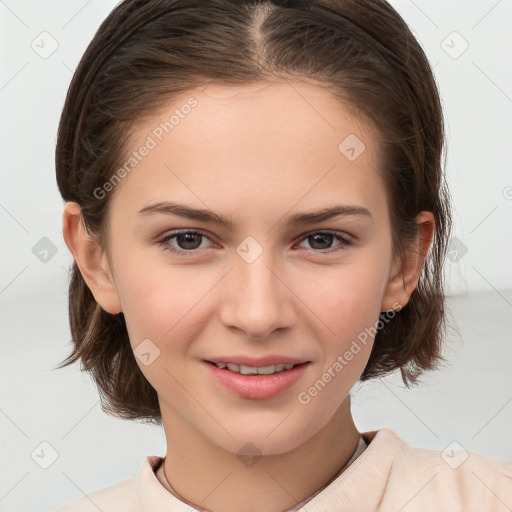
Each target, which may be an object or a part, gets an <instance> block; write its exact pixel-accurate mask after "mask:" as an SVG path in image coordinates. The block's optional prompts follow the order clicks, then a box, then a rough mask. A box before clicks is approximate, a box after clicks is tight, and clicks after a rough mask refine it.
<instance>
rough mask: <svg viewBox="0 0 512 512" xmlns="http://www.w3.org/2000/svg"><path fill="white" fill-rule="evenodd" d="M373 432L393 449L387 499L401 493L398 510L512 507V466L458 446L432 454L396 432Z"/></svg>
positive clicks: (502, 508) (467, 509)
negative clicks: (447, 507) (410, 442)
mask: <svg viewBox="0 0 512 512" xmlns="http://www.w3.org/2000/svg"><path fill="white" fill-rule="evenodd" d="M368 434H369V435H370V438H371V437H372V436H373V437H375V434H379V436H380V437H381V439H382V438H385V440H386V441H388V442H390V444H391V446H392V447H393V451H394V455H395V456H394V457H393V464H392V465H391V467H390V468H389V474H388V477H389V478H388V485H387V487H388V489H387V492H386V495H387V496H393V495H394V496H397V495H398V494H400V495H401V503H394V506H397V505H401V506H402V507H404V508H403V511H404V512H407V511H412V510H426V509H428V508H429V507H430V508H432V507H433V506H434V508H435V504H441V503H442V504H443V505H444V506H446V505H450V506H451V507H453V508H452V509H451V510H461V511H462V510H464V511H469V510H471V511H473V510H475V511H476V510H486V511H501V510H503V511H507V510H508V511H509V510H510V509H511V508H512V465H510V464H508V463H506V462H504V461H502V460H499V459H495V458H492V457H488V456H486V455H483V454H480V453H477V452H472V451H468V450H465V449H463V448H462V446H460V445H459V444H457V443H453V444H452V445H449V446H448V447H447V448H446V449H445V450H430V449H425V448H418V447H415V446H411V445H409V444H408V443H407V442H405V441H404V440H403V439H401V438H400V437H399V436H398V435H397V434H395V433H394V432H393V431H392V430H391V429H387V428H385V429H381V430H379V431H377V432H370V433H368ZM399 490H401V492H399V493H398V494H397V491H399ZM406 498H407V499H408V501H404V500H405V499H406ZM399 508H400V507H399Z"/></svg>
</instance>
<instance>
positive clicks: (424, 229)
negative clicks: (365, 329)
mask: <svg viewBox="0 0 512 512" xmlns="http://www.w3.org/2000/svg"><path fill="white" fill-rule="evenodd" d="M416 224H417V226H418V233H417V237H416V242H415V244H414V246H413V247H412V248H410V249H409V251H407V254H406V257H405V260H404V261H403V262H401V264H400V266H399V267H398V268H397V267H395V266H394V267H393V269H392V271H391V274H390V279H389V281H388V284H387V287H386V290H385V293H384V297H383V300H382V305H381V311H390V310H396V309H397V308H398V306H397V305H398V304H399V305H400V308H403V307H404V306H405V305H406V304H407V303H408V302H409V298H410V296H411V294H412V293H413V291H414V290H415V289H416V287H417V286H418V281H419V278H420V275H421V271H422V270H423V265H424V263H425V258H426V257H427V254H428V250H429V248H430V244H431V243H432V237H433V234H434V225H435V219H434V215H433V214H432V213H431V212H426V211H424V212H420V213H419V214H418V215H417V217H416Z"/></svg>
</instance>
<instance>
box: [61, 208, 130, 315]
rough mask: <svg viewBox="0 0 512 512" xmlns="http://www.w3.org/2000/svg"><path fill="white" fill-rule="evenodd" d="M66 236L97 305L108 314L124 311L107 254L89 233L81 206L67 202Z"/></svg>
mask: <svg viewBox="0 0 512 512" xmlns="http://www.w3.org/2000/svg"><path fill="white" fill-rule="evenodd" d="M62 232H63V236H64V241H65V242H66V245H67V246H68V248H69V250H70V252H71V254H72V255H73V258H74V260H75V262H76V264H77V265H78V267H79V269H80V272H81V274H82V276H83V278H84V280H85V282H86V284H87V286H88V287H89V289H90V290H91V292H92V294H93V295H94V298H95V300H96V302H97V303H98V304H99V305H100V306H101V307H102V309H104V310H105V311H106V312H107V313H111V314H117V313H120V312H121V311H122V306H121V301H120V299H119V295H118V292H117V287H116V285H115V282H114V279H113V275H112V272H111V269H110V266H109V264H108V258H107V255H106V253H105V252H104V251H103V250H102V248H101V246H100V245H99V243H98V241H97V240H96V239H95V238H94V237H93V236H91V235H90V234H88V233H87V232H86V229H85V226H84V223H83V219H82V214H81V209H80V205H79V204H78V203H75V202H67V203H66V204H65V205H64V212H63V215H62Z"/></svg>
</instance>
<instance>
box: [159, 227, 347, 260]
mask: <svg viewBox="0 0 512 512" xmlns="http://www.w3.org/2000/svg"><path fill="white" fill-rule="evenodd" d="M188 233H190V234H195V235H200V236H203V237H205V238H208V239H209V237H208V235H206V233H204V232H202V231H199V230H195V229H181V230H178V231H173V232H172V233H170V234H168V235H165V237H163V238H162V239H160V240H158V245H159V246H160V247H161V248H162V249H163V250H164V251H167V252H169V253H172V254H176V255H178V256H193V255H195V254H197V253H198V252H199V251H201V249H192V250H190V251H185V250H182V249H176V248H174V247H172V246H170V245H169V242H170V241H171V240H172V239H174V238H176V237H177V236H178V235H182V234H188ZM318 234H322V235H332V236H333V237H334V238H335V239H336V240H338V241H339V242H341V243H340V244H339V246H338V248H337V249H336V248H335V249H327V250H322V249H309V251H310V252H311V251H312V252H314V253H317V254H325V253H327V254H330V253H333V252H337V251H346V250H347V248H348V247H347V246H350V245H352V243H353V242H352V241H351V240H349V239H347V238H345V237H343V236H341V235H340V234H339V233H338V232H337V231H312V232H310V233H308V234H306V235H305V236H303V237H302V238H301V240H300V242H302V241H304V240H305V239H307V238H309V237H310V236H312V235H318Z"/></svg>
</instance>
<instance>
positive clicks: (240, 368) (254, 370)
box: [212, 363, 296, 375]
mask: <svg viewBox="0 0 512 512" xmlns="http://www.w3.org/2000/svg"><path fill="white" fill-rule="evenodd" d="M212 364H215V366H217V368H221V369H226V370H229V371H231V372H235V373H241V374H242V375H272V374H274V373H279V372H283V371H285V370H291V369H292V368H293V367H294V366H296V365H294V364H273V365H270V366H258V367H255V366H245V365H238V364H234V363H212Z"/></svg>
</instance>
